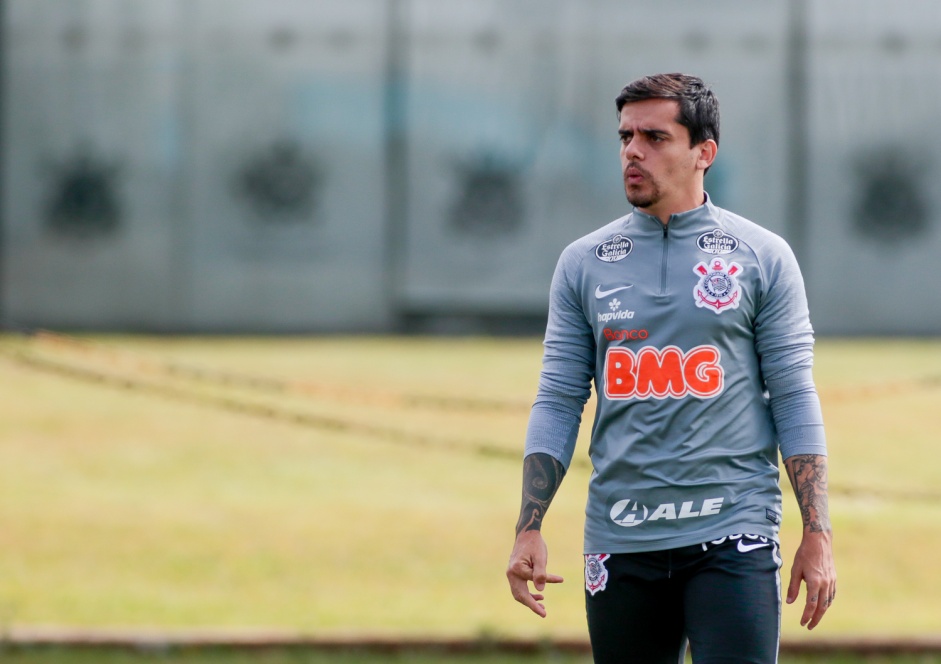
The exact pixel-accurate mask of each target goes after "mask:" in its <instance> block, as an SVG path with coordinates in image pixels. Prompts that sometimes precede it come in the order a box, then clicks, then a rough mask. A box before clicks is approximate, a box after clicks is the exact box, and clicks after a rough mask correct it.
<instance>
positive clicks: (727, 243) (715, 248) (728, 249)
mask: <svg viewBox="0 0 941 664" xmlns="http://www.w3.org/2000/svg"><path fill="white" fill-rule="evenodd" d="M696 244H697V245H698V246H699V250H700V251H704V252H706V253H707V254H712V255H713V256H718V255H720V254H731V253H732V252H733V251H735V250H736V249H738V238H737V237H735V236H734V235H729V234H728V233H726V232H725V231H724V230H722V229H721V228H713V229H712V230H711V231H709V232H707V233H703V234H702V235H700V236H699V239H697V240H696Z"/></svg>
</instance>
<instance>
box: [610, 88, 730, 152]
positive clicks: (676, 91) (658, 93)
mask: <svg viewBox="0 0 941 664" xmlns="http://www.w3.org/2000/svg"><path fill="white" fill-rule="evenodd" d="M646 99H669V100H671V101H675V102H678V103H679V106H680V113H679V115H678V116H677V118H676V121H677V122H679V123H680V124H681V125H683V126H684V127H686V128H687V129H688V130H689V145H690V147H692V146H694V145H699V144H700V143H702V142H703V141H705V140H708V139H710V138H711V139H712V140H714V141H715V142H716V144H718V143H719V100H718V99H716V96H715V95H714V94H713V93H712V90H710V89H709V88H708V87H707V86H706V84H705V83H703V81H702V79H701V78H697V77H696V76H687V75H685V74H654V75H653V76H644V77H643V78H639V79H637V80H636V81H634V82H633V83H629V84H627V85H626V86H624V89H623V90H621V94H619V95H618V96H617V99H615V100H614V102H615V104H617V107H618V117H620V115H621V109H622V108H624V105H625V104H631V103H633V102H637V101H644V100H646Z"/></svg>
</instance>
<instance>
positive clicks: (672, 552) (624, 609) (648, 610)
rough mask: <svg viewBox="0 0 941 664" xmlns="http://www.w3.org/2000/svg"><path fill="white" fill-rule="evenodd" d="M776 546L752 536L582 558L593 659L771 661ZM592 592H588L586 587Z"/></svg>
mask: <svg viewBox="0 0 941 664" xmlns="http://www.w3.org/2000/svg"><path fill="white" fill-rule="evenodd" d="M780 567H781V560H780V556H779V554H778V545H777V544H776V543H774V542H773V541H770V540H767V539H764V538H757V537H754V536H750V535H745V536H741V535H737V536H732V537H728V538H722V539H721V540H716V541H715V542H709V543H706V544H704V545H703V544H697V545H695V546H688V547H683V548H679V549H669V550H665V551H654V552H648V553H621V554H613V555H610V556H605V555H604V554H602V555H601V556H599V555H597V554H593V555H591V556H586V557H585V581H586V584H585V587H586V590H585V601H586V607H587V612H588V632H589V635H590V637H591V646H592V651H593V653H594V658H595V663H596V664H629V663H633V662H637V663H638V664H661V663H662V664H677V662H683V658H684V655H685V653H686V646H687V641H688V643H689V647H690V650H691V654H692V657H693V662H695V663H696V664H720V663H721V664H726V663H733V662H734V663H745V662H749V663H754V664H774V662H777V656H778V645H779V637H780V630H781V592H780V576H779V569H780ZM592 590H593V591H594V592H592Z"/></svg>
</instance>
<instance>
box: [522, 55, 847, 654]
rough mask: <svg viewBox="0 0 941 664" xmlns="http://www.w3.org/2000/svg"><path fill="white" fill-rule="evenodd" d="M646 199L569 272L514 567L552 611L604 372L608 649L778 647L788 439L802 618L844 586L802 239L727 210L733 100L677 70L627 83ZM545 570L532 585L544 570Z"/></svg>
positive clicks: (633, 161)
mask: <svg viewBox="0 0 941 664" xmlns="http://www.w3.org/2000/svg"><path fill="white" fill-rule="evenodd" d="M616 105H617V111H618V119H619V121H620V126H619V127H618V134H619V136H620V140H621V169H622V171H623V178H624V189H625V192H626V194H627V200H628V202H629V203H630V204H631V205H633V207H634V210H633V212H632V213H631V214H628V215H626V216H624V217H622V218H620V219H617V220H616V221H614V222H612V223H610V224H608V225H607V226H604V227H603V228H601V229H599V230H597V231H595V232H593V233H590V234H589V235H586V236H585V237H583V238H581V239H579V240H576V241H575V242H573V243H572V244H571V245H569V246H568V247H567V248H566V249H565V250H564V251H563V252H562V255H561V257H560V259H559V262H558V265H557V267H556V270H555V275H554V277H553V280H552V285H551V289H550V306H549V320H548V325H547V328H546V336H545V343H544V348H545V352H544V357H543V370H542V373H541V375H540V380H539V388H538V393H537V397H536V401H535V403H534V405H533V409H532V413H531V415H530V420H529V427H528V430H527V434H526V450H525V458H524V461H523V500H522V506H521V509H520V516H519V521H518V523H517V526H516V542H515V545H514V547H513V552H512V554H511V556H510V561H509V566H508V568H507V578H508V580H509V583H510V589H511V591H512V593H513V596H514V598H515V599H516V600H517V601H519V602H521V603H522V604H524V605H525V606H527V607H529V608H530V609H531V610H532V611H533V612H535V613H536V614H538V615H540V616H543V617H544V616H545V615H546V612H545V608H544V606H543V604H542V602H543V600H544V595H543V592H544V591H545V587H546V584H551V583H560V582H561V581H562V579H561V578H560V577H559V576H557V575H554V574H549V573H548V572H547V571H546V560H547V548H546V544H545V541H544V540H543V538H542V535H541V532H540V529H541V526H542V521H543V518H544V517H545V514H546V511H547V509H548V507H549V504H550V503H551V501H552V498H553V496H554V495H555V493H556V490H557V489H558V487H559V484H560V483H561V481H562V478H563V476H564V475H565V471H566V469H567V468H568V465H569V463H570V462H571V459H572V454H573V451H574V447H575V439H576V436H577V433H578V428H579V424H580V421H581V415H582V410H583V407H584V405H585V402H586V401H587V399H588V397H589V394H590V390H591V382H592V381H594V384H595V390H596V393H597V398H598V403H597V412H596V416H595V421H594V426H593V429H592V440H591V447H590V449H589V454H590V457H591V462H592V466H593V468H594V471H593V473H592V475H591V481H590V484H589V493H588V504H587V507H586V511H585V514H586V519H585V540H584V553H585V601H586V607H587V617H588V629H589V636H590V638H591V645H592V650H593V653H594V657H595V662H599V663H600V662H604V663H611V662H617V663H623V662H640V663H643V664H656V663H659V662H670V663H676V662H678V661H680V662H681V661H682V658H683V656H684V653H685V651H686V648H687V644H688V645H689V648H690V650H691V652H692V657H693V661H694V662H697V663H700V662H775V661H777V653H778V646H779V635H780V622H781V588H780V574H779V570H780V567H781V565H782V562H781V558H780V556H779V545H778V529H779V523H780V521H781V509H782V506H781V502H782V499H781V491H780V488H779V472H778V454H779V452H780V454H781V457H782V458H783V459H784V466H785V469H786V472H787V475H788V479H789V480H790V482H791V484H792V486H793V488H794V492H795V494H796V497H797V503H798V506H799V508H800V511H801V515H802V517H803V538H802V540H801V544H800V546H799V547H798V549H797V552H796V555H795V558H794V563H793V565H792V567H791V573H790V583H789V584H788V588H787V592H786V595H787V601H788V602H789V603H791V602H794V601H795V600H796V599H797V598H798V596H799V591H800V587H801V583H802V582H803V583H804V584H805V585H806V601H805V605H804V611H803V614H802V616H801V625H802V626H807V627H808V628H809V629H813V628H814V627H815V626H816V625H817V624H818V623H819V622H820V620H821V619H822V618H823V616H824V614H825V613H826V611H827V609H828V608H829V607H830V604H831V603H832V602H833V599H834V596H835V595H836V572H835V569H834V564H833V554H832V546H831V539H832V531H831V526H830V519H829V516H828V507H827V457H826V442H825V438H824V431H823V420H822V416H821V411H820V403H819V399H818V397H817V393H816V389H815V387H814V383H813V377H812V374H811V365H812V362H813V330H812V328H811V326H810V321H809V316H808V310H807V301H806V296H805V292H804V285H803V280H802V277H801V274H800V270H799V269H798V266H797V262H796V260H795V258H794V255H793V253H792V252H791V250H790V248H789V247H788V245H787V244H786V243H785V242H784V240H782V239H781V238H780V237H778V236H776V235H774V234H773V233H771V232H769V231H767V230H765V229H763V228H761V227H760V226H758V225H756V224H754V223H753V222H751V221H748V220H747V219H744V218H742V217H740V216H738V215H735V214H733V213H731V212H729V211H727V210H723V209H721V208H718V207H716V206H715V205H714V204H713V203H712V201H711V200H710V199H709V196H708V195H707V194H706V193H705V191H704V189H703V178H704V176H705V173H706V171H707V170H708V169H709V167H710V166H711V164H712V163H713V160H714V159H715V157H716V152H717V150H718V143H719V107H718V102H717V100H716V98H715V95H714V94H713V92H712V91H711V90H710V89H709V88H708V87H706V86H705V85H704V83H703V82H702V80H700V79H699V78H696V77H692V76H686V75H682V74H658V75H654V76H649V77H645V78H641V79H639V80H637V81H634V82H633V83H630V84H629V85H627V86H626V87H625V88H624V89H623V90H622V91H621V93H620V95H618V97H617V100H616ZM530 582H532V584H533V589H531V588H530V586H529V583H530Z"/></svg>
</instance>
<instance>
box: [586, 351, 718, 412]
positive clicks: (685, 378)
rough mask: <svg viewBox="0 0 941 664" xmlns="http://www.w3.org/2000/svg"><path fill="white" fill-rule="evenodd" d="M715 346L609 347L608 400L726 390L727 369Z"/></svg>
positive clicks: (606, 367)
mask: <svg viewBox="0 0 941 664" xmlns="http://www.w3.org/2000/svg"><path fill="white" fill-rule="evenodd" d="M720 359H721V355H720V353H719V349H718V348H716V347H715V346H696V347H695V348H693V349H691V350H688V351H686V352H683V351H682V350H680V349H679V348H677V347H676V346H667V347H666V348H663V349H660V348H655V347H653V346H644V347H643V348H641V349H640V350H639V351H637V352H636V353H635V352H634V351H632V350H630V349H628V348H623V347H620V346H616V347H612V348H609V349H608V351H607V353H606V354H605V361H604V394H605V396H606V397H607V398H608V399H667V398H673V399H681V398H683V397H686V396H694V397H699V398H702V399H708V398H711V397H715V396H717V395H719V394H721V393H722V389H723V387H724V380H725V370H724V369H723V368H722V365H721V364H720Z"/></svg>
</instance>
